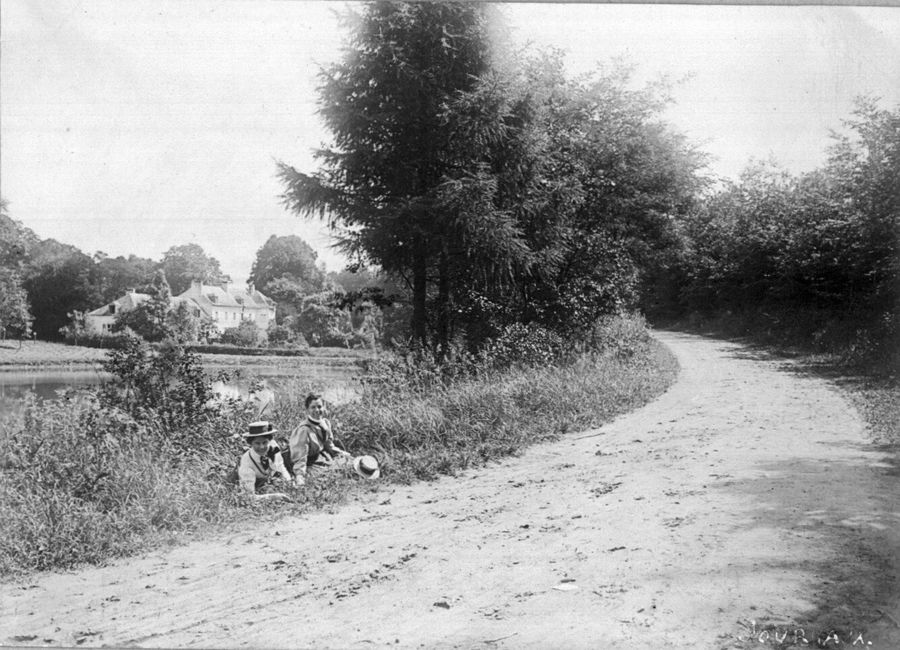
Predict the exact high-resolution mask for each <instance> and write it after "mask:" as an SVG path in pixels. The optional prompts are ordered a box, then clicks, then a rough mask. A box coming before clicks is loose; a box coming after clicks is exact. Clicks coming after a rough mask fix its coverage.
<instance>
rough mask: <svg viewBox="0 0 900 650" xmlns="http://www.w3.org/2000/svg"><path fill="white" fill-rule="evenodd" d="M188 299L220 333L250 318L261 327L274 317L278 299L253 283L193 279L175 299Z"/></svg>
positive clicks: (199, 313)
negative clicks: (267, 295) (211, 281)
mask: <svg viewBox="0 0 900 650" xmlns="http://www.w3.org/2000/svg"><path fill="white" fill-rule="evenodd" d="M176 301H178V302H187V303H188V305H189V306H190V307H191V308H192V309H193V310H194V311H193V312H192V313H193V314H194V315H195V316H200V315H201V314H202V315H204V316H206V318H208V319H209V320H211V321H212V323H213V324H214V325H215V326H216V329H217V330H218V331H219V333H222V332H224V331H225V330H226V329H228V328H229V327H237V326H238V325H240V324H241V322H242V321H250V322H252V323H255V324H256V326H257V327H258V328H259V329H261V330H262V331H264V332H265V331H266V329H267V328H268V327H269V323H271V322H272V321H274V320H275V301H274V300H272V299H270V298H268V297H266V296H264V295H263V294H261V293H260V292H259V291H257V290H256V289H255V288H254V287H253V285H249V286H248V287H246V288H244V287H236V286H234V285H232V284H231V283H230V282H226V283H224V284H202V283H200V282H192V283H191V286H190V288H189V289H188V290H187V291H185V292H184V293H181V294H179V295H177V296H176V297H175V298H174V299H173V302H175V304H177V302H176Z"/></svg>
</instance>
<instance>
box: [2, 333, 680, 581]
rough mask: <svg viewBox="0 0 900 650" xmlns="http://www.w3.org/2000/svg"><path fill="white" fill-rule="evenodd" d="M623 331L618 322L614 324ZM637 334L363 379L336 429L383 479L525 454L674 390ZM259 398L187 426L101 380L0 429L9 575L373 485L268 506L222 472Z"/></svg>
mask: <svg viewBox="0 0 900 650" xmlns="http://www.w3.org/2000/svg"><path fill="white" fill-rule="evenodd" d="M619 331H621V330H619ZM629 336H630V337H631V340H629V341H626V342H624V343H623V344H622V345H618V344H615V345H610V346H607V347H606V348H605V349H604V350H603V351H601V352H598V353H594V354H590V355H584V356H581V357H579V358H577V359H575V360H573V361H571V362H569V363H565V364H559V365H556V364H541V365H539V366H537V367H514V368H511V369H507V370H504V371H483V372H479V373H478V374H477V375H476V376H472V377H468V378H463V379H457V380H455V381H452V382H447V383H443V382H437V383H433V382H430V383H422V382H406V383H404V382H393V381H388V382H383V381H382V382H380V383H370V384H364V385H363V386H362V388H361V389H360V391H359V399H357V400H355V401H352V402H348V403H346V404H342V405H339V406H336V407H335V409H334V410H333V413H332V416H333V420H334V422H335V426H336V429H337V431H338V433H339V437H341V438H342V440H343V442H344V444H345V445H346V446H347V447H348V448H350V449H351V450H352V451H354V452H355V453H372V454H374V455H375V456H377V457H378V459H379V461H380V463H381V466H382V477H383V478H382V480H383V481H387V482H392V481H393V482H403V483H406V482H410V481H414V480H419V479H432V478H435V477H437V476H438V475H440V474H453V473H454V472H456V471H458V470H461V469H465V468H468V467H472V466H477V465H480V464H483V463H485V462H488V461H490V460H492V459H497V458H501V457H503V456H506V455H509V454H515V453H518V452H519V451H521V450H522V449H524V448H525V447H526V446H528V445H530V444H534V443H539V442H545V441H549V440H553V439H555V438H557V437H558V436H560V435H562V434H564V433H566V432H567V431H577V430H582V429H584V428H587V427H591V426H595V425H599V424H602V423H603V422H606V421H608V420H609V419H610V418H612V417H614V416H616V415H618V414H620V413H623V412H626V411H628V410H631V409H634V408H636V407H638V406H640V405H642V404H644V403H646V402H647V401H649V400H651V399H653V398H654V397H655V396H656V395H658V394H659V393H661V392H662V391H664V390H665V389H666V388H667V387H668V385H669V384H670V383H671V382H672V381H673V379H674V377H675V375H676V373H677V364H676V362H675V360H674V358H673V357H672V355H671V354H670V353H669V352H668V351H667V350H666V349H664V348H663V347H662V346H660V345H659V344H657V343H656V342H655V341H652V340H651V339H649V337H647V336H646V333H645V332H644V331H643V330H641V332H640V333H638V332H637V330H634V331H632V332H631V334H629ZM310 388H312V387H311V386H309V385H301V384H295V385H293V386H291V387H290V390H289V391H288V394H290V395H292V396H293V397H291V398H289V399H283V400H280V402H279V404H278V405H277V409H276V411H275V413H274V418H273V419H274V420H275V422H276V424H277V425H278V427H279V428H280V429H281V430H287V429H289V428H290V427H291V426H293V425H294V424H295V423H296V422H297V421H298V420H299V419H300V417H301V405H300V400H301V399H302V396H303V395H305V394H306V392H307V391H308V390H309V389H310ZM251 414H252V406H249V405H245V404H244V403H241V402H233V403H229V404H226V405H225V406H223V407H220V408H218V409H215V410H211V411H209V412H208V413H205V414H204V416H203V417H202V418H198V419H196V421H195V424H194V425H193V426H191V427H185V428H184V430H178V428H177V427H175V428H173V427H171V426H163V425H162V424H160V423H161V422H163V421H165V420H166V418H160V417H149V418H145V419H140V418H135V417H134V416H133V414H126V413H124V412H123V411H121V410H117V409H115V408H110V407H109V406H105V405H103V404H102V403H101V402H99V401H98V399H97V396H96V394H93V393H91V392H81V393H72V394H71V395H69V396H67V397H66V398H64V399H61V400H59V401H56V402H51V403H44V404H40V403H34V404H30V405H28V407H27V408H26V413H25V417H24V419H23V421H21V422H19V423H16V424H13V425H9V426H8V427H6V428H4V429H2V430H0V463H2V470H3V471H2V472H0V520H2V521H3V522H4V523H3V526H2V527H0V574H2V575H6V576H10V575H15V574H20V573H27V572H30V571H34V570H46V569H61V568H69V567H73V566H76V565H78V564H82V563H101V562H103V561H104V560H106V559H108V558H112V557H117V556H123V555H128V554H131V553H135V552H139V551H143V550H146V549H147V548H150V547H153V546H156V545H159V544H163V543H166V542H169V541H172V540H177V539H180V538H181V537H182V536H184V535H194V534H197V533H204V534H205V533H209V532H210V531H211V530H212V529H214V528H215V527H217V526H224V525H228V524H229V523H230V522H233V521H236V520H244V521H246V520H247V519H248V518H252V517H261V518H265V517H272V516H275V515H276V514H277V515H281V514H285V513H291V514H298V513H302V512H305V511H308V510H310V509H314V508H323V507H328V506H331V505H335V504H337V503H340V502H341V501H342V500H343V499H345V498H346V496H347V495H348V494H350V493H352V492H353V491H355V490H372V489H377V484H373V483H364V482H362V481H360V480H358V479H356V478H355V477H354V476H352V475H349V474H341V473H337V472H336V473H326V474H324V475H320V476H319V477H317V478H316V479H315V480H312V481H310V482H309V483H308V484H307V485H306V486H304V487H302V488H299V489H294V490H291V492H290V500H289V501H288V502H285V503H283V504H279V506H277V509H276V508H273V506H272V505H271V503H269V504H261V503H258V502H254V501H252V500H251V499H249V498H246V497H242V496H240V495H238V494H237V493H236V491H235V489H234V488H233V487H231V486H230V485H228V484H227V483H225V482H224V476H225V475H226V474H227V472H228V470H230V469H231V468H232V467H233V466H234V463H235V462H236V459H237V458H238V456H239V454H240V453H241V451H242V444H241V440H240V439H239V438H238V436H237V435H236V434H237V432H240V431H242V430H243V429H244V428H245V426H246V423H247V422H248V421H249V420H250V419H252V417H251Z"/></svg>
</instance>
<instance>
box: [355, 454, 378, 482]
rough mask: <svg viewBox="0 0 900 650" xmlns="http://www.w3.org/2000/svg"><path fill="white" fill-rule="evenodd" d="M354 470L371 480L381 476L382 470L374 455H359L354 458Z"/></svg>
mask: <svg viewBox="0 0 900 650" xmlns="http://www.w3.org/2000/svg"><path fill="white" fill-rule="evenodd" d="M353 471H354V472H356V473H357V474H359V475H360V476H362V477H363V478H366V479H370V480H371V479H376V478H378V477H379V476H381V470H380V469H378V461H377V460H375V458H373V457H372V456H357V457H356V458H354V459H353Z"/></svg>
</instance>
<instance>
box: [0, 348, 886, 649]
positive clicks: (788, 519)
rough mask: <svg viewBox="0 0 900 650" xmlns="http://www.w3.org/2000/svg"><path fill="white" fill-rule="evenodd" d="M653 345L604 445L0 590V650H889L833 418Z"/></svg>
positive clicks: (867, 462) (872, 556) (771, 366)
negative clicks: (648, 377)
mask: <svg viewBox="0 0 900 650" xmlns="http://www.w3.org/2000/svg"><path fill="white" fill-rule="evenodd" d="M660 338H661V339H662V340H663V341H664V342H665V343H667V344H668V345H670V346H671V348H672V349H673V350H674V351H675V353H676V354H677V356H678V358H679V361H680V363H681V366H682V372H681V375H680V378H679V380H678V382H677V383H676V384H675V385H674V386H673V387H672V388H671V389H670V390H669V391H668V392H667V393H666V394H665V395H663V396H662V397H660V398H659V399H658V400H656V401H655V402H653V403H652V404H650V405H648V406H646V407H645V408H643V409H641V410H639V411H637V412H634V413H632V414H630V415H627V416H623V417H621V418H619V419H617V420H616V421H614V422H613V423H611V424H609V425H607V426H605V427H603V428H602V429H599V430H596V431H588V432H583V433H580V434H572V435H571V436H569V437H567V438H565V439H563V440H562V441H560V442H559V443H557V444H553V445H546V446H542V447H539V448H534V449H531V450H529V451H528V452H527V453H525V454H524V455H523V456H521V457H519V458H513V459H507V460H504V461H502V462H500V463H498V464H495V465H492V466H489V467H485V468H482V469H480V470H478V471H471V472H467V473H465V474H464V475H462V476H458V477H455V478H446V479H442V480H440V481H438V482H435V483H431V484H419V485H413V486H409V487H391V486H388V485H384V486H382V487H381V489H380V490H379V491H377V492H375V493H373V494H369V495H367V496H366V497H364V498H361V499H360V500H358V501H356V502H354V503H351V504H349V505H347V506H345V507H344V508H342V509H341V510H340V511H339V512H338V513H335V514H328V513H320V514H315V515H312V516H308V517H305V518H303V519H298V520H289V521H283V522H281V523H280V524H279V525H278V526H277V530H278V534H275V529H274V528H273V529H272V530H267V531H259V532H246V533H238V534H235V535H234V536H232V537H231V538H229V539H222V540H219V541H209V542H203V543H193V544H190V545H188V546H185V547H182V548H177V549H174V550H170V551H166V552H158V553H154V554H149V555H147V556H144V557H139V558H134V559H131V560H127V561H122V562H118V563H115V564H114V565H111V566H109V567H104V568H100V569H86V570H83V571H78V572H75V573H71V574H58V575H41V576H38V577H36V578H33V579H32V580H30V581H27V582H24V583H18V584H7V585H2V586H0V605H2V619H0V643H5V644H23V645H42V644H50V645H82V646H100V645H113V646H122V645H132V646H143V647H184V646H197V647H252V648H263V647H316V648H325V647H328V648H352V647H379V646H394V647H401V648H406V647H419V646H423V647H427V648H434V647H463V648H471V647H476V648H477V647H485V648H488V647H490V648H499V647H508V648H528V647H534V648H663V647H668V646H670V645H671V646H673V647H688V648H730V647H766V646H767V645H768V646H773V647H779V645H781V646H782V647H783V646H784V645H787V644H788V643H789V642H791V641H792V640H793V641H797V642H798V643H799V642H800V635H801V633H800V632H798V629H799V628H803V632H802V636H803V637H805V638H807V641H808V642H809V645H811V646H813V647H814V646H815V638H816V636H817V635H820V636H821V638H823V639H824V636H825V635H826V634H828V633H829V632H830V631H833V634H834V635H836V636H837V638H840V640H841V643H842V644H843V645H841V646H834V642H833V640H832V641H828V642H827V643H826V646H827V647H852V646H851V644H852V643H854V642H855V643H856V644H857V645H856V647H862V646H864V647H869V648H900V623H898V622H900V611H898V592H897V580H898V566H900V500H898V499H897V496H898V482H900V478H898V472H897V470H896V468H895V467H892V466H891V465H890V463H889V462H888V460H889V459H888V458H887V457H886V456H884V455H882V454H880V453H879V452H877V451H875V450H872V449H870V448H867V447H866V445H865V435H864V428H863V423H862V421H861V420H860V418H859V417H858V416H857V414H856V413H855V412H854V411H853V410H852V409H851V408H850V406H849V405H848V402H847V401H845V400H844V399H843V398H842V396H841V395H840V393H839V392H837V391H836V389H834V388H833V387H831V386H830V385H829V384H828V383H826V382H825V381H823V380H821V379H817V378H814V377H810V376H805V375H803V374H799V373H797V372H796V371H794V370H792V368H791V366H790V365H789V364H786V363H785V362H783V361H772V360H766V359H763V358H760V357H758V356H756V355H754V354H753V353H752V352H749V351H747V350H746V349H743V348H741V347H740V346H738V345H735V344H731V343H725V342H721V341H715V340H709V339H703V338H699V337H693V336H688V335H683V334H670V333H662V334H660ZM829 643H830V644H832V645H828V644H829ZM801 645H802V644H801Z"/></svg>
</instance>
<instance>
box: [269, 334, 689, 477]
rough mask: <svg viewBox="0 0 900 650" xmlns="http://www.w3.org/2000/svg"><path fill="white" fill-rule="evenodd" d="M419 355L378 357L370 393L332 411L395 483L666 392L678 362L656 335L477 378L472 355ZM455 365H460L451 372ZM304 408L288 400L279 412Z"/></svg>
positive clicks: (367, 386)
mask: <svg viewBox="0 0 900 650" xmlns="http://www.w3.org/2000/svg"><path fill="white" fill-rule="evenodd" d="M413 354H416V353H413ZM415 358H416V359H417V360H415V361H414V360H413V357H407V358H406V359H404V360H400V362H399V363H392V362H388V363H380V362H379V363H376V364H375V365H373V366H372V368H371V370H370V373H372V372H374V373H378V375H379V376H375V377H372V376H371V374H370V373H367V375H366V376H367V377H370V379H371V380H370V381H367V382H365V383H364V384H363V390H362V394H361V396H360V399H359V400H358V401H354V402H349V403H346V404H341V405H336V406H335V407H334V409H333V412H332V421H333V423H334V426H335V428H336V431H338V432H339V433H340V438H341V440H342V442H343V443H344V444H345V445H346V446H347V447H348V448H349V449H353V450H356V451H358V452H360V453H361V452H369V453H373V454H375V455H376V456H377V457H378V459H379V464H380V466H381V468H382V476H384V477H385V478H387V479H388V480H398V481H402V482H408V481H412V480H416V479H433V478H435V477H437V476H438V475H439V474H448V473H449V474H452V473H454V472H456V471H458V470H461V469H465V468H467V467H471V466H475V465H479V464H481V463H484V462H486V461H489V460H492V459H496V458H498V457H501V456H504V455H507V454H511V453H515V452H516V451H518V450H519V449H521V448H522V447H524V446H526V445H529V444H534V443H536V442H541V441H546V440H552V439H555V438H557V437H558V436H559V435H561V434H564V433H566V432H569V431H579V430H583V429H584V428H587V427H590V426H596V425H598V424H600V423H602V422H604V421H608V420H609V419H610V418H612V417H614V416H615V415H617V414H619V413H622V412H624V411H627V410H629V409H632V408H635V407H636V406H637V405H639V404H642V403H645V402H646V401H648V400H649V399H652V397H653V396H655V395H657V394H659V392H661V391H662V390H664V389H665V387H666V386H668V384H669V383H670V382H671V381H672V379H673V378H674V376H675V374H676V368H677V364H676V363H675V360H674V358H673V357H672V356H671V354H670V353H668V352H667V351H665V350H664V349H663V348H662V347H661V346H659V345H658V344H654V343H653V342H652V341H650V340H646V341H645V344H644V345H642V346H641V347H640V349H639V350H636V354H635V355H634V356H632V357H630V358H624V357H622V356H618V355H616V354H612V353H609V352H603V351H601V352H596V353H591V354H587V355H584V356H580V357H578V358H570V359H569V360H568V361H567V362H561V363H540V364H538V365H537V366H524V365H514V366H511V367H509V368H507V369H506V370H502V371H501V370H497V369H485V368H484V367H483V366H482V367H481V368H480V369H479V370H478V371H477V372H476V373H475V374H472V373H471V372H467V371H465V370H464V369H463V368H464V367H466V366H468V368H469V369H470V370H471V369H472V368H473V367H476V366H473V365H472V364H471V360H469V361H466V360H465V359H464V358H462V357H460V358H459V359H451V360H450V362H449V363H448V362H446V361H445V362H444V363H443V364H441V365H438V364H436V363H435V361H434V359H433V358H432V357H430V356H429V355H423V354H421V353H418V356H417V357H415ZM454 365H456V366H457V367H458V368H459V369H460V371H459V372H457V373H456V374H455V376H454V377H448V376H447V369H448V366H454ZM476 365H477V364H476ZM297 408H298V407H297V406H296V405H294V406H292V405H290V404H282V405H280V407H279V411H278V415H279V417H281V414H282V413H285V412H296V410H297Z"/></svg>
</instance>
